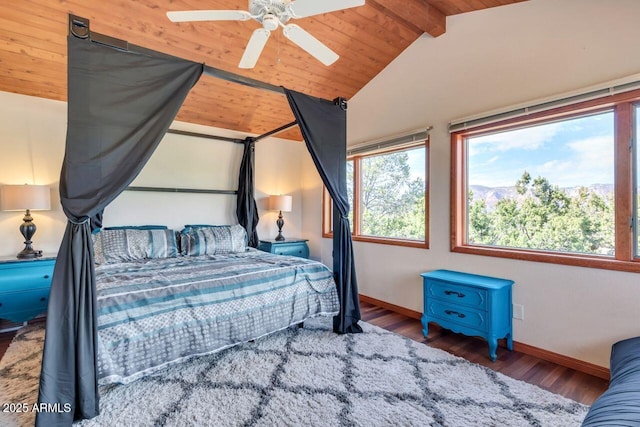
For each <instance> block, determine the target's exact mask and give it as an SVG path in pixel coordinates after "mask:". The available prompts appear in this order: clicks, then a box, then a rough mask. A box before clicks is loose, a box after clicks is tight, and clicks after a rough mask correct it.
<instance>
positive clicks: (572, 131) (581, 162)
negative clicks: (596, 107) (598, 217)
mask: <svg viewBox="0 0 640 427" xmlns="http://www.w3.org/2000/svg"><path fill="white" fill-rule="evenodd" d="M613 129H614V125H613V113H611V112H605V113H599V114H597V115H591V116H587V117H580V118H574V119H570V120H564V121H559V122H555V123H548V124H545V125H539V126H535V127H529V128H524V129H518V130H513V131H508V132H501V133H498V134H494V135H486V136H481V137H475V138H470V139H469V146H468V147H469V150H468V156H469V161H468V165H469V182H468V183H469V184H470V185H484V186H487V187H509V186H513V185H515V183H516V181H517V180H518V179H519V178H520V177H521V176H522V173H523V172H524V171H525V170H526V171H527V172H529V173H530V174H531V176H532V177H533V178H535V177H538V176H542V177H544V178H547V179H548V180H549V182H550V183H551V184H553V185H558V186H559V187H574V186H578V185H582V186H589V185H591V184H613V179H614V174H613V172H614V158H613V157H614V154H613V149H614V146H613V141H614V140H613Z"/></svg>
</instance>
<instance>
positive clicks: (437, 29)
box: [0, 0, 525, 140]
mask: <svg viewBox="0 0 640 427" xmlns="http://www.w3.org/2000/svg"><path fill="white" fill-rule="evenodd" d="M317 1H322V0H317ZM519 1H525V0H367V1H366V5H365V6H362V7H357V8H352V9H347V10H343V11H338V12H333V13H327V14H324V15H317V16H314V17H309V18H304V19H297V20H295V23H296V24H298V25H300V26H301V27H303V28H304V29H305V30H307V31H308V32H310V33H311V34H313V35H314V36H315V37H316V38H318V39H319V40H321V41H322V42H323V43H324V44H326V45H327V46H329V47H330V48H331V49H333V50H334V51H335V52H336V53H338V54H339V55H340V59H339V60H338V61H336V62H335V63H334V64H332V65H331V66H328V67H327V66H324V65H322V64H321V63H320V62H318V61H317V60H316V59H314V58H313V57H311V56H310V55H308V54H307V53H306V52H304V51H303V50H301V49H300V48H298V47H297V46H296V45H294V44H292V43H291V42H290V41H289V40H287V39H286V38H285V37H284V36H283V35H282V32H281V31H280V30H276V31H274V33H273V34H272V36H271V38H270V39H269V41H268V43H267V45H266V48H265V50H264V51H263V52H262V55H261V57H260V59H259V60H258V63H257V65H256V67H255V68H254V69H251V70H242V69H239V68H238V66H237V65H238V63H239V61H240V58H241V56H242V53H243V52H244V48H245V46H246V43H247V41H248V40H249V37H250V36H251V33H252V32H253V30H255V29H256V28H259V25H260V24H258V23H257V22H255V21H253V20H250V21H244V22H223V21H217V22H194V23H179V24H178V23H172V22H170V21H169V20H168V19H167V17H166V14H165V13H166V12H167V11H176V10H198V9H239V10H247V6H248V2H247V1H245V0H135V1H131V0H110V1H104V0H19V1H2V2H0V90H2V91H7V92H15V93H21V94H26V95H31V96H38V97H43V98H50V99H55V100H63V101H65V100H66V95H67V47H66V37H67V34H68V14H69V13H71V14H74V15H78V16H81V17H83V18H87V19H89V20H90V25H91V31H94V32H98V33H101V34H105V35H108V36H112V37H116V38H119V39H123V40H127V41H128V42H129V43H131V44H135V45H138V46H143V47H146V48H149V49H155V50H158V51H161V52H165V53H168V54H172V55H176V56H180V57H182V58H185V59H190V60H192V61H197V62H204V63H206V64H207V65H210V66H212V67H215V68H219V69H223V70H226V71H230V72H233V73H236V74H240V75H243V76H247V77H251V78H253V79H257V80H261V81H264V82H268V83H271V84H273V85H277V86H285V87H287V88H289V89H293V90H297V91H300V92H304V93H307V94H310V95H313V96H316V97H321V98H325V99H334V98H336V97H339V96H341V97H345V98H347V99H348V98H350V97H352V96H353V95H354V94H355V93H357V92H358V91H359V90H360V89H361V88H362V87H363V86H364V85H365V84H367V82H369V81H370V80H371V79H372V78H373V77H374V76H376V75H377V74H378V73H379V72H380V71H381V70H382V69H383V68H384V67H385V66H386V65H387V64H389V63H390V62H391V61H392V60H393V59H394V58H395V57H396V56H398V55H399V54H400V53H401V52H402V51H403V50H404V49H406V48H407V47H408V46H409V45H410V44H411V43H412V42H413V41H415V40H416V39H417V38H418V37H419V36H421V35H422V34H423V33H425V32H426V33H428V34H430V35H431V36H433V37H437V36H439V35H441V34H443V33H444V32H445V31H446V16H449V15H454V14H459V13H466V12H472V11H474V10H479V9H485V8H489V7H496V6H501V5H506V4H511V3H516V2H519ZM177 119H178V120H181V121H185V122H190V123H197V124H203V125H209V126H216V127H220V128H225V129H232V130H238V131H242V132H248V133H253V134H262V133H264V132H267V131H270V130H272V129H275V128H277V127H279V126H281V125H283V124H285V123H288V122H291V121H293V115H292V113H291V110H290V109H289V106H288V104H287V102H286V99H285V97H284V96H283V95H279V94H276V93H272V92H267V91H264V90H258V89H254V88H250V87H245V86H242V85H239V84H236V83H231V82H226V81H223V80H220V79H216V78H213V77H209V76H203V77H202V78H201V79H200V81H199V82H198V84H197V85H196V87H194V89H193V90H192V91H191V93H190V94H189V96H188V98H187V100H186V102H185V103H184V105H183V107H182V109H181V110H180V112H179V114H178V117H177ZM278 136H279V137H282V138H288V139H294V140H301V139H302V138H301V136H300V133H299V130H298V129H297V128H295V129H292V130H289V131H286V132H283V133H281V134H279V135H278Z"/></svg>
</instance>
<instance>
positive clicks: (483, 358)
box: [360, 301, 608, 405]
mask: <svg viewBox="0 0 640 427" xmlns="http://www.w3.org/2000/svg"><path fill="white" fill-rule="evenodd" d="M360 309H361V314H362V320H364V321H365V322H368V323H371V324H373V325H376V326H379V327H381V328H384V329H387V330H389V331H392V332H395V333H397V334H400V335H404V336H405V337H407V338H411V339H413V340H415V341H419V342H423V343H426V344H427V345H429V346H431V347H435V348H439V349H442V350H445V351H447V352H449V353H452V354H454V355H456V356H459V357H463V358H465V359H467V360H469V361H470V362H474V363H477V364H479V365H482V366H486V367H488V368H491V369H493V370H494V371H497V372H501V373H503V374H505V375H508V376H510V377H512V378H515V379H518V380H522V381H525V382H527V383H530V384H535V385H537V386H539V387H541V388H544V389H545V390H549V391H551V392H553V393H557V394H560V395H563V396H565V397H568V398H570V399H573V400H575V401H577V402H581V403H584V404H586V405H591V404H592V403H593V402H594V401H595V399H596V398H598V396H600V395H601V394H602V393H603V392H604V391H605V390H606V389H607V386H608V381H607V380H604V379H602V378H598V377H595V376H592V375H588V374H585V373H582V372H579V371H576V370H573V369H570V368H565V367H563V366H560V365H557V364H555V363H552V362H547V361H545V360H542V359H538V358H537V357H534V356H529V355H527V354H524V353H519V352H517V351H509V350H507V349H506V347H505V346H504V343H503V342H501V343H500V344H501V345H500V346H499V348H498V360H496V361H495V362H492V361H491V360H490V359H489V353H488V352H489V350H488V346H487V343H486V341H484V340H482V339H480V338H473V337H467V336H465V335H462V334H457V333H454V332H451V331H448V330H445V329H441V328H439V327H437V326H434V327H431V325H430V327H429V336H428V337H427V338H426V339H425V338H424V336H422V324H421V323H420V321H419V320H417V319H413V318H410V317H407V316H404V315H402V314H398V313H395V312H393V311H390V310H387V309H384V308H381V307H378V306H375V305H372V304H369V303H367V302H363V301H361V302H360Z"/></svg>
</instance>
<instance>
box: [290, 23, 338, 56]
mask: <svg viewBox="0 0 640 427" xmlns="http://www.w3.org/2000/svg"><path fill="white" fill-rule="evenodd" d="M282 33H283V34H284V36H285V37H286V38H288V39H289V40H291V41H292V42H294V43H295V44H297V45H298V46H300V47H301V48H302V49H304V50H306V51H307V53H309V55H311V56H313V57H315V58H316V59H317V60H318V61H320V62H322V63H323V64H324V65H331V64H333V63H334V62H336V61H337V59H338V58H339V57H340V56H338V54H337V53H335V52H334V51H332V50H331V49H329V48H328V47H327V46H325V45H324V44H323V43H322V42H320V40H318V39H317V38H315V37H313V36H312V35H311V34H309V33H308V32H307V31H305V30H303V29H302V28H301V27H299V26H298V25H296V24H289V25H285V26H284V28H283V29H282Z"/></svg>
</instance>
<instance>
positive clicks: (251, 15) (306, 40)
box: [167, 0, 365, 68]
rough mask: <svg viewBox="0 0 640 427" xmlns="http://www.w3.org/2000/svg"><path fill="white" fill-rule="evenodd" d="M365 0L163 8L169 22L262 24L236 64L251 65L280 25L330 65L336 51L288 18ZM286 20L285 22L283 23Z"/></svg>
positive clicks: (273, 0)
mask: <svg viewBox="0 0 640 427" xmlns="http://www.w3.org/2000/svg"><path fill="white" fill-rule="evenodd" d="M364 3H365V0H293V1H292V0H249V11H248V12H247V11H244V10H191V11H178V12H167V17H168V18H169V20H171V21H172V22H191V21H247V20H249V19H255V20H256V21H258V22H259V23H261V24H262V28H258V29H256V30H255V31H254V32H253V34H252V35H251V38H250V39H249V43H248V44H247V47H246V49H245V51H244V54H243V55H242V59H241V60H240V64H239V65H238V66H239V67H240V68H253V67H254V66H255V65H256V62H257V61H258V58H259V57H260V53H262V50H263V49H264V46H265V44H266V43H267V40H268V39H269V35H270V34H271V31H273V30H275V29H277V28H278V27H282V33H283V34H284V36H285V37H286V38H288V39H289V40H291V41H292V42H293V43H295V44H297V45H298V46H299V47H301V48H302V49H304V50H305V51H307V53H309V54H310V55H311V56H313V57H315V58H316V59H317V60H318V61H320V62H322V63H323V64H324V65H331V64H333V63H334V62H335V61H336V60H337V59H338V57H339V56H338V54H337V53H335V52H334V51H332V50H331V49H329V48H328V47H327V46H326V45H324V44H323V43H322V42H320V40H318V39H316V38H315V37H314V36H312V35H311V34H309V33H308V32H307V31H305V30H304V29H302V27H300V26H298V25H296V24H286V23H287V22H288V21H289V20H290V19H292V18H293V19H296V18H306V17H308V16H313V15H319V14H321V13H328V12H335V11H337V10H342V9H348V8H351V7H356V6H362V5H364ZM285 24H286V25H285Z"/></svg>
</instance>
